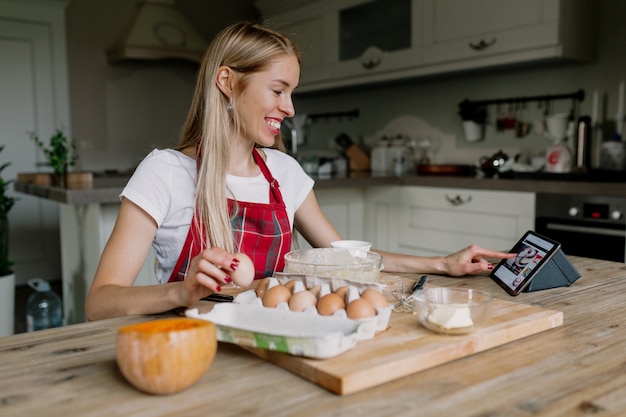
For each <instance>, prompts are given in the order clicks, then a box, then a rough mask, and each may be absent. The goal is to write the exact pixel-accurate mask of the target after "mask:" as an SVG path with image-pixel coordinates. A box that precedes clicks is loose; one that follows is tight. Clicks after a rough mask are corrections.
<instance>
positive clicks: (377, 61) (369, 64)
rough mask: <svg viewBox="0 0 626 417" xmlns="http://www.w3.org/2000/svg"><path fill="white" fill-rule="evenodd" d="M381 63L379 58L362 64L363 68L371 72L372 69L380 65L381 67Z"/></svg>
mask: <svg viewBox="0 0 626 417" xmlns="http://www.w3.org/2000/svg"><path fill="white" fill-rule="evenodd" d="M380 62H381V61H380V58H377V59H370V60H369V61H363V62H361V65H363V68H365V69H368V70H369V69H372V68H375V67H377V66H379V65H380Z"/></svg>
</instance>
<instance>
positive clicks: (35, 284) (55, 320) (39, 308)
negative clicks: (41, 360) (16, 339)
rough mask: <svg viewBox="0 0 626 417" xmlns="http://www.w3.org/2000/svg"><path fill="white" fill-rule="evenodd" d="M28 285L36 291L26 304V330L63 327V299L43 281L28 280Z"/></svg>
mask: <svg viewBox="0 0 626 417" xmlns="http://www.w3.org/2000/svg"><path fill="white" fill-rule="evenodd" d="M28 285H29V286H30V287H31V288H32V289H34V290H35V292H34V293H33V294H31V295H30V297H28V302H27V304H26V330H27V331H29V332H33V331H36V330H43V329H50V328H52V327H60V326H62V325H63V309H62V305H61V299H60V298H59V296H58V295H56V294H55V293H54V291H52V289H51V288H50V284H49V283H48V282H47V281H45V280H43V279H41V278H33V279H30V280H28Z"/></svg>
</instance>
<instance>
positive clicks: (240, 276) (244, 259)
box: [230, 252, 254, 288]
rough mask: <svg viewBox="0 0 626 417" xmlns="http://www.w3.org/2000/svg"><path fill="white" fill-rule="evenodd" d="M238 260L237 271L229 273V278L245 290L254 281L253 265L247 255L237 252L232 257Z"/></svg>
mask: <svg viewBox="0 0 626 417" xmlns="http://www.w3.org/2000/svg"><path fill="white" fill-rule="evenodd" d="M233 256H234V257H235V259H238V260H239V265H238V266H237V269H236V270H234V271H232V272H231V273H230V278H231V279H232V280H233V282H234V283H235V284H237V285H239V286H240V287H243V288H246V287H248V286H250V284H252V281H253V280H254V264H253V263H252V259H250V257H249V256H248V255H246V254H245V253H242V252H237V253H235V254H234V255H233Z"/></svg>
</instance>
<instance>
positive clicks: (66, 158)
mask: <svg viewBox="0 0 626 417" xmlns="http://www.w3.org/2000/svg"><path fill="white" fill-rule="evenodd" d="M30 138H31V139H32V140H33V141H34V142H35V143H36V144H37V146H38V147H39V148H40V149H41V150H42V151H43V154H44V155H45V157H46V159H47V160H48V164H50V166H51V167H52V169H53V170H54V175H55V178H56V181H57V183H56V185H58V186H59V187H65V183H66V179H67V171H68V168H69V167H71V166H74V164H75V163H76V160H77V159H78V155H77V154H76V141H75V140H74V139H70V138H68V137H67V136H65V134H64V133H63V131H61V130H60V129H57V130H56V132H55V133H54V135H52V137H50V141H49V144H48V145H46V144H45V143H44V142H43V141H42V140H41V139H39V136H37V135H36V134H35V132H30Z"/></svg>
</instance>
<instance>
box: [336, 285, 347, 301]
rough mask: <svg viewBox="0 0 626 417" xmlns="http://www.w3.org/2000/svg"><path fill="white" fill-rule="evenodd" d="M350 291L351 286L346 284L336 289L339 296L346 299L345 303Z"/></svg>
mask: <svg viewBox="0 0 626 417" xmlns="http://www.w3.org/2000/svg"><path fill="white" fill-rule="evenodd" d="M349 291H350V287H348V286H347V285H345V286H343V287H341V288H339V289H337V291H335V294H337V295H338V296H339V297H341V299H342V300H344V303H345V301H346V296H347V295H348V292H349Z"/></svg>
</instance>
